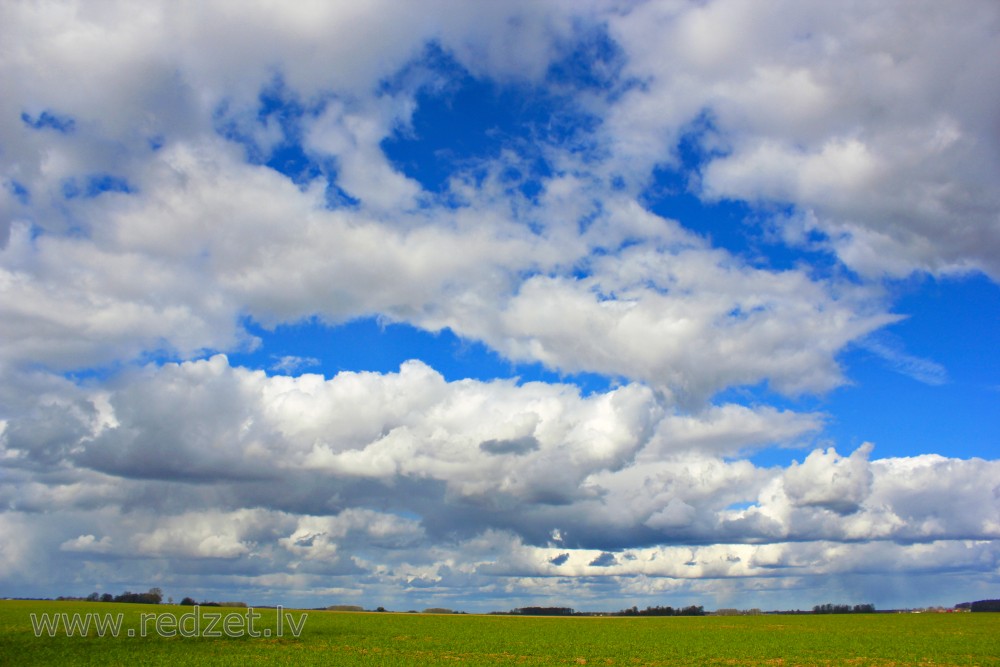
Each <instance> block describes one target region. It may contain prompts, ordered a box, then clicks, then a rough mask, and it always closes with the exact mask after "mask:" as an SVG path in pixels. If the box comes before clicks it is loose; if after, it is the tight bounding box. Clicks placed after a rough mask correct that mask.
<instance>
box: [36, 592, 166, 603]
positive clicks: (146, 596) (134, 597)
mask: <svg viewBox="0 0 1000 667" xmlns="http://www.w3.org/2000/svg"><path fill="white" fill-rule="evenodd" d="M56 599H57V600H83V601H86V602H130V603H135V604H160V603H161V602H163V591H162V590H160V589H159V588H150V589H149V590H148V591H146V592H145V593H133V592H132V591H125V592H124V593H122V594H121V595H112V594H111V593H98V592H97V591H94V592H93V593H91V594H90V595H88V596H87V597H85V598H74V597H69V596H65V595H60V596H59V597H57V598H56Z"/></svg>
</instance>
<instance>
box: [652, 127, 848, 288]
mask: <svg viewBox="0 0 1000 667" xmlns="http://www.w3.org/2000/svg"><path fill="white" fill-rule="evenodd" d="M724 146H725V139H724V137H721V136H720V135H719V132H718V130H717V129H716V127H715V123H714V121H713V118H712V115H711V113H709V112H707V111H705V112H703V113H702V114H700V115H699V117H698V118H696V119H695V120H694V121H692V122H691V123H690V124H689V125H688V127H687V129H686V130H685V132H684V133H683V134H682V136H681V139H680V141H679V142H678V145H677V149H676V155H675V162H674V163H673V164H666V165H661V166H659V167H657V168H656V169H654V171H653V179H652V183H651V184H650V185H649V186H648V187H647V188H646V189H645V190H644V191H643V192H642V194H641V196H640V200H641V201H642V203H643V204H644V205H645V206H646V207H647V208H648V209H649V210H650V211H652V212H653V213H656V214H657V215H659V216H662V217H664V218H669V219H673V220H677V221H678V222H680V223H681V224H682V225H683V226H684V227H685V228H687V229H689V230H691V231H693V232H695V233H697V234H699V235H701V236H703V237H705V238H706V239H708V240H709V241H710V242H711V244H712V245H713V246H714V247H717V248H722V249H724V250H727V251H728V252H730V253H731V254H733V255H735V256H737V257H740V258H741V259H742V260H743V261H745V262H747V263H748V264H750V265H752V266H757V267H760V268H766V269H769V270H777V271H781V270H788V269H793V268H798V267H801V266H803V265H804V263H805V262H806V261H807V260H808V266H809V267H810V271H811V273H812V275H814V276H827V275H830V274H831V273H832V272H833V271H834V270H837V267H838V264H837V261H836V257H835V256H834V255H833V253H831V252H829V251H827V250H825V249H824V241H825V238H822V237H819V236H816V235H815V234H814V235H812V236H810V237H809V238H808V239H805V242H803V243H801V244H798V245H795V246H794V247H790V246H789V245H788V244H787V243H785V242H784V241H783V240H782V239H780V238H776V232H775V231H774V229H775V227H776V224H775V222H774V221H781V220H782V219H785V218H791V217H793V216H795V215H796V214H797V211H796V210H795V209H794V207H792V206H790V205H787V204H783V203H780V202H755V203H752V204H751V203H748V202H744V201H737V200H731V199H720V200H708V199H706V198H704V197H702V194H701V185H700V177H701V174H702V173H703V172H704V170H705V168H706V167H707V166H708V164H709V163H710V162H712V161H713V160H715V159H718V158H722V157H725V156H726V154H727V153H726V150H725V148H724ZM840 270H841V271H842V267H840Z"/></svg>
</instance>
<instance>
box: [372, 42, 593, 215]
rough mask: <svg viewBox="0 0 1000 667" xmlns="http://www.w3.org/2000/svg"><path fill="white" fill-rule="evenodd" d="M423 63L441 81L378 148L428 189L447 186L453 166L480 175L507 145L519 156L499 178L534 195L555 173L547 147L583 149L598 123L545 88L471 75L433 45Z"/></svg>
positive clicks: (425, 89) (436, 190)
mask: <svg viewBox="0 0 1000 667" xmlns="http://www.w3.org/2000/svg"><path fill="white" fill-rule="evenodd" d="M420 65H421V66H423V67H426V68H428V69H429V70H430V72H431V73H433V74H435V75H436V76H437V79H438V80H440V81H444V83H442V84H441V85H439V86H432V85H425V86H423V87H422V88H421V89H420V91H419V92H418V93H417V95H416V102H417V108H416V111H415V112H414V114H413V117H412V119H411V124H410V126H409V127H407V128H401V129H400V130H398V131H397V132H395V133H394V134H393V135H392V136H390V137H388V138H387V139H385V140H383V142H382V144H381V148H382V150H383V152H384V153H385V155H386V157H387V158H388V159H389V160H390V162H392V163H393V165H394V167H395V168H396V169H398V170H400V171H401V172H402V173H403V174H405V175H406V176H408V177H410V178H412V179H414V180H416V181H417V182H419V183H420V184H421V185H422V186H423V188H424V189H425V190H427V191H429V192H433V193H437V194H444V193H446V191H447V188H448V182H449V179H450V178H451V177H452V176H454V175H455V173H456V172H459V173H464V174H467V175H471V176H472V178H473V179H475V180H477V181H481V179H482V178H483V177H484V175H485V171H484V167H486V166H487V165H488V163H489V161H492V160H496V159H498V158H500V157H501V155H502V154H503V153H505V152H506V153H508V154H514V155H516V156H517V161H516V164H514V165H512V166H510V167H508V168H507V170H506V171H505V172H504V173H503V174H502V176H503V180H504V182H505V183H508V184H509V185H510V190H511V191H512V192H513V191H515V190H516V191H519V192H520V194H521V195H523V196H524V197H526V198H527V199H529V200H531V199H533V198H535V197H536V196H537V195H538V194H539V192H540V191H541V187H542V181H543V180H544V179H546V178H548V177H550V176H551V175H552V171H551V165H550V164H549V163H548V161H547V160H546V157H545V154H544V153H545V150H544V149H545V147H546V146H554V145H559V146H562V147H565V146H567V145H569V146H577V147H578V148H579V149H580V150H583V149H584V148H585V147H586V136H587V132H588V130H591V129H593V127H594V126H595V123H596V122H597V121H596V119H595V118H594V117H592V116H591V115H589V114H587V113H585V112H584V111H583V110H581V109H579V108H574V107H573V106H571V105H570V104H569V102H568V97H565V98H564V97H561V96H559V95H558V93H553V92H551V89H549V88H548V87H537V86H530V85H528V84H526V83H507V84H502V83H498V82H496V81H492V80H486V79H479V78H476V77H475V76H473V75H472V74H470V73H469V72H468V71H466V70H465V69H463V68H462V67H461V66H460V65H459V64H458V63H457V62H455V60H454V59H453V58H451V57H450V56H449V55H448V54H447V53H445V52H444V51H442V50H441V49H439V48H436V47H434V46H433V45H432V46H431V47H429V48H428V49H427V52H426V54H425V57H424V58H423V60H422V61H421V63H420ZM569 66H570V65H569V64H567V67H569ZM579 66H581V67H582V66H583V64H582V60H581V61H580V64H579ZM565 76H567V77H568V74H566V75H565ZM394 85H395V86H398V85H400V84H399V83H393V82H387V83H386V86H387V90H391V89H392V87H393V86H394Z"/></svg>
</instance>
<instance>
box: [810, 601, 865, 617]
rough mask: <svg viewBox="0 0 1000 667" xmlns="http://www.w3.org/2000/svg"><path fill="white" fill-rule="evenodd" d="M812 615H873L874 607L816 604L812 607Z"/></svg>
mask: <svg viewBox="0 0 1000 667" xmlns="http://www.w3.org/2000/svg"><path fill="white" fill-rule="evenodd" d="M813 613H814V614H874V613H875V605H873V604H856V605H854V606H853V607H852V606H851V605H849V604H829V603H827V604H818V605H816V606H815V607H813Z"/></svg>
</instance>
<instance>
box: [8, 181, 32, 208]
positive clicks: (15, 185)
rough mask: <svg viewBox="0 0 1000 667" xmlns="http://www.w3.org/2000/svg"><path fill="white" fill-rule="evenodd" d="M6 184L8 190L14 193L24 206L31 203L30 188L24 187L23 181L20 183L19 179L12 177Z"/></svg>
mask: <svg viewBox="0 0 1000 667" xmlns="http://www.w3.org/2000/svg"><path fill="white" fill-rule="evenodd" d="M4 185H5V186H6V188H7V190H8V191H9V192H10V193H11V194H12V195H14V198H15V199H17V201H18V203H20V204H22V205H24V206H27V205H28V204H30V203H31V193H30V192H29V191H28V188H26V187H24V185H23V184H22V183H19V182H18V181H15V180H13V179H11V180H9V181H7V182H6V183H5V184H4Z"/></svg>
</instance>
